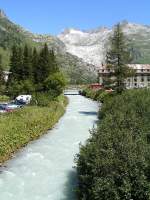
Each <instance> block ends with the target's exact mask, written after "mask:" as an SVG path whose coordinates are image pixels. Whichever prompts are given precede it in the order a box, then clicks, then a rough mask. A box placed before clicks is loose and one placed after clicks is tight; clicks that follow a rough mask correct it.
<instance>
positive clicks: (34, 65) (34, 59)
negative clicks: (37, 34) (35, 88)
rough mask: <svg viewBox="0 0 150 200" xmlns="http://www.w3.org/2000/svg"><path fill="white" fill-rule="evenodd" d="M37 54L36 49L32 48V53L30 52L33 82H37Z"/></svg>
mask: <svg viewBox="0 0 150 200" xmlns="http://www.w3.org/2000/svg"><path fill="white" fill-rule="evenodd" d="M38 57H39V55H38V52H37V50H36V48H34V49H33V54H32V76H33V81H34V83H35V84H37V83H38V73H37V71H38V64H39V63H38V61H39V59H38Z"/></svg>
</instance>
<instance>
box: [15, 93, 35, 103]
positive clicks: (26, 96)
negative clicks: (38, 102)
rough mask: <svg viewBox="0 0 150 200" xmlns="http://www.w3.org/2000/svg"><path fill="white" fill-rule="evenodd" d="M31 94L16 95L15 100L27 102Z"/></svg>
mask: <svg viewBox="0 0 150 200" xmlns="http://www.w3.org/2000/svg"><path fill="white" fill-rule="evenodd" d="M31 99H32V96H31V95H19V96H18V97H16V101H17V102H19V103H22V104H29V103H30V102H31Z"/></svg>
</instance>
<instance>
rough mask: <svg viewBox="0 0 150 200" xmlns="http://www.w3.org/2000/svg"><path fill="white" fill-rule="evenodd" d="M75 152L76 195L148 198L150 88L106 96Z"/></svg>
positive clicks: (87, 198)
mask: <svg viewBox="0 0 150 200" xmlns="http://www.w3.org/2000/svg"><path fill="white" fill-rule="evenodd" d="M99 118H100V122H99V124H98V128H97V129H96V130H93V131H92V137H91V138H90V139H89V140H88V141H87V144H86V145H85V146H81V149H80V154H78V155H77V160H76V162H77V171H78V180H79V186H78V197H79V198H78V199H80V200H83V199H84V200H91V199H92V200H123V199H124V200H131V199H132V200H149V199H150V172H149V171H150V145H149V143H150V140H149V138H150V132H149V130H150V127H149V126H150V125H149V124H150V90H148V89H145V90H144V89H141V90H130V91H126V92H124V93H123V94H122V95H117V96H114V97H112V98H108V99H107V100H106V101H104V104H103V106H102V109H101V110H100V112H99Z"/></svg>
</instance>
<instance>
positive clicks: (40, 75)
mask: <svg viewBox="0 0 150 200" xmlns="http://www.w3.org/2000/svg"><path fill="white" fill-rule="evenodd" d="M49 72H50V56H49V50H48V46H47V44H45V45H44V48H43V49H42V50H41V52H40V55H39V62H38V67H37V81H38V82H39V83H42V82H43V81H44V80H45V79H46V78H47V77H48V75H49Z"/></svg>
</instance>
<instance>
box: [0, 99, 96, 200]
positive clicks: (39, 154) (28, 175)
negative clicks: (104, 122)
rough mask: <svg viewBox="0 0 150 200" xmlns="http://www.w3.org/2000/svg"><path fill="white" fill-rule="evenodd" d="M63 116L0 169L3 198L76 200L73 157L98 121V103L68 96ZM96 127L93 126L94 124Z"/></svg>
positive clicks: (17, 199)
mask: <svg viewBox="0 0 150 200" xmlns="http://www.w3.org/2000/svg"><path fill="white" fill-rule="evenodd" d="M68 98H69V104H68V106H67V109H66V113H65V115H63V117H62V118H61V120H59V122H58V123H57V125H56V126H55V127H54V128H53V129H52V130H50V131H48V132H47V134H45V135H43V136H42V137H41V138H40V139H39V140H35V141H33V142H31V143H29V144H28V145H27V146H26V147H25V148H23V149H22V150H21V151H19V152H18V153H17V154H15V157H14V158H13V159H10V160H9V161H8V162H6V163H5V164H6V168H1V169H0V170H1V173H0V194H1V197H0V198H1V199H2V200H4V199H5V200H6V199H7V200H8V199H13V200H14V199H15V200H20V199H21V200H37V199H38V200H76V199H77V198H76V192H75V187H76V185H77V180H76V170H75V168H74V167H73V166H74V165H75V164H74V156H75V155H76V154H77V153H79V144H81V143H82V144H85V141H86V140H87V138H88V137H90V133H89V131H88V130H89V129H92V128H93V126H94V124H95V123H96V120H97V112H98V107H99V105H98V104H97V103H96V102H95V101H91V100H90V99H87V98H84V97H82V96H80V95H68ZM95 126H96V125H95Z"/></svg>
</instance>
